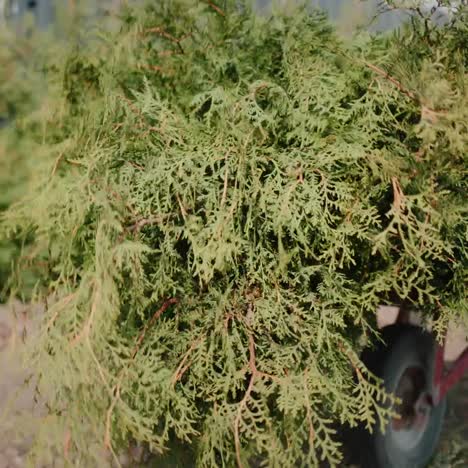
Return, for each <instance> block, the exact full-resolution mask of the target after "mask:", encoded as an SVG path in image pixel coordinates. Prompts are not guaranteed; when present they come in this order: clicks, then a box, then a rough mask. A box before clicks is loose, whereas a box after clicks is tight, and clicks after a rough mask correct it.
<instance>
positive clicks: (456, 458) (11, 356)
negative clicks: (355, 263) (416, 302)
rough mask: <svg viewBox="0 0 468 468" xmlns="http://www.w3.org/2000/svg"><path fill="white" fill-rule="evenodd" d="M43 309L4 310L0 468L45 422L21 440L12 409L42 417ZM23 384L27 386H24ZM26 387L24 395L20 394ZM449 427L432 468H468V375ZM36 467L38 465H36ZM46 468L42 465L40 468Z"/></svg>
mask: <svg viewBox="0 0 468 468" xmlns="http://www.w3.org/2000/svg"><path fill="white" fill-rule="evenodd" d="M392 313H393V312H392V311H391V310H389V311H387V314H386V318H385V319H384V321H385V320H387V321H388V320H391V315H392ZM31 317H33V318H34V317H35V318H36V321H37V319H39V318H40V309H38V308H35V309H31V308H29V310H28V309H27V308H25V307H24V306H22V305H20V304H15V305H13V306H10V307H6V306H0V468H23V467H25V466H26V462H25V458H26V455H27V452H28V448H29V446H30V444H31V439H32V437H33V434H34V426H35V424H38V423H39V418H34V417H33V418H32V419H31V422H30V424H28V429H29V432H26V433H25V435H24V436H22V437H20V438H17V437H16V436H15V430H14V429H15V427H14V422H13V419H12V417H11V413H9V412H8V411H7V409H8V408H13V409H14V410H19V411H27V412H29V413H30V414H31V415H33V416H39V415H40V412H41V409H40V408H37V406H35V405H34V403H33V401H34V400H33V389H32V386H31V388H26V391H24V385H23V384H24V380H25V377H26V376H27V373H26V372H25V371H24V370H21V369H22V368H21V362H20V356H19V354H20V353H19V351H20V350H21V347H22V346H23V340H24V339H28V338H29V339H31V337H33V336H34V331H35V329H36V328H37V327H36V325H35V320H33V319H32V318H31ZM465 335H466V334H465V333H463V332H462V331H461V330H452V331H451V334H450V338H449V340H448V343H449V346H448V347H447V350H446V351H447V352H446V358H447V360H449V361H452V360H454V359H455V358H456V357H457V355H458V354H460V352H461V351H462V350H463V348H464V346H466V344H467V343H466V339H465ZM22 386H23V387H22ZM20 388H23V391H21V393H18V390H19V389H20ZM445 425H446V428H445V431H444V436H443V438H442V441H441V445H440V449H439V451H438V454H437V456H436V458H435V460H434V463H433V464H432V465H431V468H452V467H463V466H465V467H466V466H468V443H467V441H468V376H467V377H466V378H465V380H464V381H463V382H462V383H461V384H459V385H458V386H457V387H456V388H455V389H454V390H453V391H452V392H451V394H450V395H449V407H448V414H447V418H446V424H445ZM124 458H125V459H124ZM122 462H123V464H124V465H126V466H132V467H133V466H136V465H137V463H134V462H132V460H131V457H130V456H129V455H128V454H126V455H125V456H124V457H123V458H122ZM35 468H36V467H35ZM37 468H40V467H37Z"/></svg>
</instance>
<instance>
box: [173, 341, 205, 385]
mask: <svg viewBox="0 0 468 468" xmlns="http://www.w3.org/2000/svg"><path fill="white" fill-rule="evenodd" d="M204 338H205V336H204V335H203V336H201V337H200V338H198V339H197V340H195V341H194V342H193V343H192V344H191V345H190V348H189V349H188V350H187V352H186V353H185V354H184V356H183V357H182V360H181V361H180V364H179V365H178V366H177V369H176V371H175V372H174V375H173V376H172V379H171V384H172V386H174V385H175V384H176V383H177V382H178V381H179V380H180V379H181V378H182V376H183V375H184V374H185V372H186V371H187V369H188V368H189V367H190V364H191V363H190V362H189V363H188V364H185V363H186V362H187V359H188V358H189V356H190V355H191V354H192V352H193V350H194V349H195V348H197V346H198V345H199V344H200V343H201V342H202V341H203V340H204Z"/></svg>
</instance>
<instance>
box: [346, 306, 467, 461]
mask: <svg viewBox="0 0 468 468" xmlns="http://www.w3.org/2000/svg"><path fill="white" fill-rule="evenodd" d="M382 313H385V310H381V311H380V314H382ZM414 318H415V317H414V315H413V314H411V313H410V312H409V311H408V310H407V309H405V308H400V309H399V312H398V314H397V317H396V320H395V321H394V322H393V323H391V324H387V326H385V327H383V328H382V329H381V338H382V341H381V342H379V343H378V344H377V346H376V347H374V348H368V349H366V350H365V351H364V353H363V355H362V360H363V362H364V363H365V364H366V366H367V367H368V369H369V370H370V371H371V372H372V373H373V374H374V375H375V376H377V377H379V378H381V379H382V381H383V385H384V387H385V389H386V390H387V392H389V393H392V394H393V395H394V396H396V397H397V398H398V404H397V405H396V407H394V410H395V412H396V413H397V416H396V417H394V418H392V419H391V420H390V421H389V422H388V424H387V426H386V428H385V430H383V431H382V430H380V428H378V427H375V430H374V431H373V432H372V433H369V432H368V431H367V430H365V429H364V428H360V429H359V430H358V431H357V434H355V435H354V437H353V445H354V446H355V447H354V448H353V450H354V451H356V447H357V449H358V451H359V455H358V458H359V462H360V464H361V466H362V467H366V468H419V467H424V466H426V465H427V464H428V463H429V461H430V459H431V458H432V456H433V455H434V452H435V451H436V449H437V445H438V441H439V437H440V435H441V432H442V427H443V424H444V417H445V412H446V406H447V394H448V392H449V391H450V390H451V389H452V388H453V387H454V386H455V385H456V384H457V383H458V382H459V381H460V380H461V379H462V378H463V377H464V376H465V374H466V373H467V372H468V346H467V345H465V349H464V350H463V351H462V352H461V354H460V355H459V357H458V358H457V359H456V360H455V361H454V362H452V363H451V364H450V365H449V366H446V364H445V362H444V355H445V351H446V349H445V348H446V344H447V337H446V338H445V340H444V342H443V343H442V344H440V343H438V342H437V340H436V339H435V336H434V334H433V333H431V332H429V331H427V330H426V329H424V328H423V327H422V326H421V325H419V324H417V321H415V320H414ZM416 318H417V317H416ZM387 323H388V320H387ZM356 435H357V436H358V437H356Z"/></svg>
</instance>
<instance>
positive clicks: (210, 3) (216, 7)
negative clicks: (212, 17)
mask: <svg viewBox="0 0 468 468" xmlns="http://www.w3.org/2000/svg"><path fill="white" fill-rule="evenodd" d="M206 3H207V4H208V6H209V7H210V8H212V9H213V10H214V11H216V13H218V14H219V15H221V16H226V13H224V11H223V10H221V8H219V6H217V5H215V4H214V3H213V2H212V1H210V0H207V2H206Z"/></svg>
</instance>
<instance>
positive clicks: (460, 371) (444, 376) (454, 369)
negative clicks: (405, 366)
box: [433, 343, 468, 404]
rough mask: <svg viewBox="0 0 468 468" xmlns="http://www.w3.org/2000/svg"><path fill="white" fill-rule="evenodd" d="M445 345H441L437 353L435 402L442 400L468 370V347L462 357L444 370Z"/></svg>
mask: <svg viewBox="0 0 468 468" xmlns="http://www.w3.org/2000/svg"><path fill="white" fill-rule="evenodd" d="M444 350H445V343H444V346H439V347H438V349H437V353H436V361H435V369H434V388H435V389H436V394H435V395H433V399H434V404H437V403H438V402H439V401H440V400H442V399H443V398H444V397H445V395H447V392H448V391H449V390H450V389H451V388H452V387H453V386H454V385H456V384H457V383H458V382H459V381H460V380H461V379H462V378H463V377H464V375H465V373H467V372H468V347H467V348H465V350H464V351H463V352H462V354H461V355H460V357H459V358H458V359H457V360H456V361H455V362H454V363H453V365H452V366H451V367H450V369H448V370H447V371H446V372H445V371H444Z"/></svg>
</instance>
